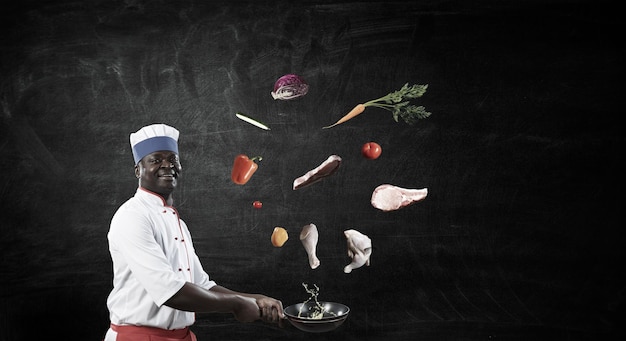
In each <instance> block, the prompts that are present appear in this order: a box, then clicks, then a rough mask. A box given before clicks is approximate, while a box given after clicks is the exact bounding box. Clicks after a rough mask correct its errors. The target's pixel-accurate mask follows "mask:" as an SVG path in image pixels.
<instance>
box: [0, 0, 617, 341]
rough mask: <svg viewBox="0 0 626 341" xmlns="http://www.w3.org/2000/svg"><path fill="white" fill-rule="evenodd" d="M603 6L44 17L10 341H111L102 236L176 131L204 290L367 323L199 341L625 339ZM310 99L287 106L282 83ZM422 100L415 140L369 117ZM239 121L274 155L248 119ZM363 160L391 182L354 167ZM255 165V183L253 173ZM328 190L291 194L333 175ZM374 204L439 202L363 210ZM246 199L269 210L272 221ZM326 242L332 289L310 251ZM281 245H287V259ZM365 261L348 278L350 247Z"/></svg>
mask: <svg viewBox="0 0 626 341" xmlns="http://www.w3.org/2000/svg"><path fill="white" fill-rule="evenodd" d="M616 13H617V11H613V10H612V9H611V8H607V4H603V3H602V2H597V1H596V2H585V1H562V2H561V1H549V2H544V1H519V2H514V1H509V2H490V1H480V2H474V3H473V4H472V5H465V2H458V3H455V2H445V1H430V2H426V3H419V2H414V1H398V2H393V3H389V2H345V3H342V2H331V1H308V2H275V1H256V2H245V1H229V2H224V3H211V4H209V2H203V1H196V2H194V1H156V2H155V1H153V2H148V1H132V2H131V1H126V2H122V1H84V2H77V1H74V2H70V1H67V2H64V1H48V2H43V3H30V2H25V3H24V2H22V3H20V4H19V5H14V6H12V7H9V9H8V10H6V11H4V13H3V14H4V15H3V23H2V30H3V31H2V32H3V33H2V45H1V46H2V54H1V64H0V65H1V67H2V70H1V72H2V78H1V81H0V95H1V96H0V100H1V102H0V103H1V107H2V113H1V119H0V154H1V155H2V157H3V160H4V161H5V162H4V164H3V167H2V170H1V171H0V172H1V173H0V174H1V175H2V177H1V178H0V200H1V207H2V209H3V212H4V213H3V214H2V227H1V230H0V231H1V234H0V237H1V238H0V249H1V250H2V251H0V252H1V254H2V258H1V263H0V266H1V269H2V270H1V271H2V279H1V280H0V290H1V291H0V299H1V301H2V304H0V340H28V339H35V338H38V337H45V336H49V335H67V333H68V328H69V330H71V334H70V335H72V336H69V339H77V340H78V339H81V340H87V339H91V340H99V339H101V338H102V336H103V335H104V332H105V331H106V328H107V326H108V323H109V321H108V312H107V309H106V296H107V295H108V292H109V290H110V289H111V277H112V271H111V261H110V258H109V254H108V250H107V241H106V233H107V230H108V224H109V221H110V218H111V216H112V215H113V213H114V212H115V210H116V209H117V207H118V206H119V205H120V204H122V203H123V202H124V201H125V200H127V199H128V198H129V197H130V196H132V195H133V193H134V191H135V189H136V186H137V183H136V179H135V178H134V175H133V165H132V155H131V151H130V147H129V143H128V135H129V134H130V133H131V132H133V131H136V130H137V129H139V128H140V127H141V126H143V125H146V124H150V123H156V122H162V123H167V124H171V125H173V126H175V127H177V128H178V129H179V130H180V131H181V139H180V148H181V158H182V162H183V167H184V175H183V178H182V179H181V183H180V188H178V190H177V192H176V193H175V200H176V206H177V207H178V209H179V211H180V212H181V215H182V216H183V218H184V219H185V220H186V222H187V223H188V225H189V226H190V229H191V232H192V234H193V236H194V243H195V247H196V249H197V251H198V254H199V256H200V258H201V260H202V261H203V263H204V266H205V269H206V271H207V272H208V273H209V274H210V276H211V277H212V278H213V279H214V280H216V281H217V282H218V283H220V284H222V285H224V286H227V287H230V288H232V289H236V290H242V291H251V292H262V293H265V294H268V295H271V296H274V297H277V298H279V299H281V300H282V301H283V303H284V304H285V305H289V304H294V303H298V302H301V301H303V300H305V299H306V298H307V297H308V296H307V294H306V292H305V291H304V289H303V288H302V286H301V283H302V282H307V283H310V284H311V283H316V284H317V285H318V286H319V287H320V289H321V292H320V299H323V300H328V301H337V302H341V303H344V304H346V305H348V306H350V307H351V309H352V312H351V313H350V316H349V318H348V320H347V322H346V323H345V324H344V325H343V326H342V327H340V329H338V330H337V331H334V332H331V333H328V334H319V335H315V334H313V335H311V334H304V333H302V332H300V331H298V330H296V329H294V328H292V327H288V328H285V329H278V328H275V327H273V326H269V325H265V324H262V323H253V324H249V325H241V324H239V323H237V322H236V321H235V320H234V319H233V318H232V317H231V316H223V315H215V314H201V315H199V316H198V321H197V323H196V325H195V326H194V327H193V328H194V331H195V332H196V333H197V334H198V336H199V337H201V339H204V340H209V339H211V340H212V339H221V340H247V339H252V338H259V339H263V340H269V339H272V340H278V339H281V340H282V339H285V340H287V339H289V340H291V339H307V340H308V339H319V340H335V339H345V340H357V339H359V340H361V339H366V340H367V339H369V340H378V339H380V340H389V339H398V340H404V339H406V340H409V339H411V340H413V339H433V340H442V339H448V340H449V339H453V340H456V339H464V340H466V339H570V340H577V339H587V338H589V339H595V338H597V337H612V336H614V335H617V334H618V330H617V329H618V326H620V324H621V325H623V323H624V319H623V317H619V316H621V315H622V314H621V312H622V311H623V310H624V290H625V282H624V280H623V278H621V277H623V276H620V275H619V273H620V272H621V271H620V270H618V269H621V268H623V266H624V259H623V242H624V234H623V232H622V230H621V227H620V226H619V224H620V223H621V222H623V216H622V213H621V212H622V211H621V209H622V207H621V205H622V200H621V199H620V197H621V193H622V190H623V180H622V179H621V177H619V178H618V175H622V174H621V173H622V172H621V171H620V170H622V169H623V168H620V167H619V166H618V165H619V164H618V161H621V160H619V159H620V157H621V156H623V150H624V149H623V137H622V136H623V135H622V134H621V132H622V128H623V125H622V124H621V121H619V120H618V117H619V116H620V115H618V114H621V112H622V109H621V104H622V97H623V94H622V93H623V77H624V66H623V60H624V47H623V44H622V43H619V41H618V40H617V39H616V36H617V34H616V32H618V31H621V30H622V29H623V26H624V25H623V21H622V20H621V19H619V20H618V19H617V15H616ZM287 73H296V74H299V75H300V76H302V77H303V78H304V79H305V80H306V81H307V82H308V83H309V85H310V91H309V93H308V94H307V95H306V96H304V97H301V98H298V99H295V100H291V101H278V100H273V99H272V97H271V96H270V91H272V89H273V85H274V82H275V80H276V79H277V78H278V77H280V76H282V75H284V74H287ZM407 82H408V83H411V84H414V83H417V84H429V88H428V91H427V92H426V94H425V95H424V97H422V98H420V99H418V100H417V101H416V104H418V105H424V106H425V107H426V108H427V109H428V110H429V111H431V112H432V113H433V114H432V116H431V117H429V118H427V119H425V120H422V121H420V122H418V123H417V124H416V125H414V126H409V125H407V124H405V123H403V122H399V123H396V122H394V121H393V119H392V117H391V113H389V112H387V111H384V110H381V109H377V108H368V109H367V110H366V111H365V112H364V113H363V114H361V115H360V116H358V117H357V118H354V119H353V120H351V121H349V122H346V123H344V124H343V125H340V126H337V127H335V128H332V129H328V130H322V129H321V127H322V126H325V125H328V124H330V123H333V122H334V121H336V120H337V119H339V118H340V117H341V116H343V115H344V114H345V113H347V112H348V111H349V110H350V109H351V108H352V107H353V106H354V105H355V104H357V103H362V102H364V101H367V100H370V99H374V98H377V97H380V96H383V95H385V94H387V93H388V92H390V91H393V90H396V89H398V88H400V87H401V86H402V85H403V84H404V83H407ZM236 112H243V113H246V114H249V115H250V116H253V117H255V118H257V119H259V120H261V121H264V122H265V123H267V124H268V125H269V126H270V127H271V130H270V131H264V130H261V129H258V128H256V127H254V126H252V125H249V124H247V123H245V122H242V121H240V120H238V119H237V118H236V117H235V115H234V114H235V113H236ZM368 141H376V142H378V143H379V144H380V145H381V146H382V149H383V153H382V156H381V157H380V158H379V159H377V160H367V159H365V158H363V157H362V156H361V155H360V147H361V145H362V144H363V143H365V142H368ZM240 153H243V154H247V155H249V156H255V155H261V156H263V160H262V161H261V162H260V163H259V169H258V171H257V172H256V173H255V174H254V175H253V177H252V179H251V180H250V182H249V183H247V184H246V185H244V186H238V185H235V184H233V183H232V182H231V181H230V170H231V166H232V161H233V158H234V157H235V156H236V155H237V154H240ZM331 154H337V155H339V156H341V157H342V158H343V163H342V165H341V167H340V168H339V170H338V172H337V173H336V174H334V175H333V176H331V177H329V178H327V179H325V180H323V181H321V182H319V183H317V184H314V185H312V186H310V187H307V188H303V189H300V190H297V191H294V190H292V187H291V186H292V182H293V180H294V179H295V178H297V177H299V176H300V175H303V174H304V173H306V172H307V171H308V170H310V169H312V168H314V167H316V166H318V165H319V164H320V163H321V162H322V161H324V160H325V159H326V158H327V157H328V156H329V155H331ZM383 183H390V184H394V185H397V186H400V187H404V188H425V187H427V188H428V190H429V194H428V197H427V198H426V199H425V200H424V201H422V202H420V203H417V204H414V205H412V206H409V207H406V208H403V209H400V210H397V211H393V212H382V211H379V210H377V209H375V208H373V207H372V206H371V205H370V197H371V194H372V191H373V189H374V188H375V187H376V186H378V185H380V184H383ZM254 200H260V201H262V202H263V208H262V209H260V210H255V209H254V208H253V207H252V205H251V204H252V202H253V201H254ZM308 223H315V224H316V225H317V227H318V229H319V234H320V237H319V244H318V252H317V254H318V256H319V258H320V260H321V266H320V267H319V268H317V269H315V270H311V269H310V268H309V266H308V262H307V258H306V253H305V251H304V249H303V247H302V245H301V243H300V241H299V240H298V234H299V232H300V229H301V227H302V226H304V225H306V224H308ZM276 226H282V227H285V228H286V229H287V230H288V232H289V234H290V239H289V240H288V242H287V243H286V244H285V245H284V246H283V247H282V248H275V247H273V246H272V245H271V243H270V235H271V233H272V230H273V229H274V227H276ZM349 228H354V229H357V230H359V231H360V232H362V233H364V234H366V235H368V236H369V237H370V238H371V239H372V242H373V254H372V258H371V265H370V266H369V267H363V268H359V269H356V270H354V271H353V272H352V273H350V274H344V273H343V271H342V269H343V267H344V266H345V265H346V264H348V263H349V259H348V257H347V254H346V242H345V238H344V236H343V231H344V230H346V229H349Z"/></svg>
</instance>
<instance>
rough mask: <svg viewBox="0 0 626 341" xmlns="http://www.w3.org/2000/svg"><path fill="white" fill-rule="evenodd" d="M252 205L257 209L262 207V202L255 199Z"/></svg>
mask: <svg viewBox="0 0 626 341" xmlns="http://www.w3.org/2000/svg"><path fill="white" fill-rule="evenodd" d="M252 207H254V208H257V209H259V208H261V207H263V203H262V202H260V201H258V200H255V201H254V202H253V203H252Z"/></svg>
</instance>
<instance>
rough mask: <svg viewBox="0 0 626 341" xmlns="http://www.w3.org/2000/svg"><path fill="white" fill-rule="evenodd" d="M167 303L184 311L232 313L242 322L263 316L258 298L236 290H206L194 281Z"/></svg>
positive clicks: (186, 284) (184, 286)
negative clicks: (257, 301)
mask: <svg viewBox="0 0 626 341" xmlns="http://www.w3.org/2000/svg"><path fill="white" fill-rule="evenodd" d="M165 305H166V306H168V307H170V308H174V309H178V310H184V311H193V312H198V313H208V312H217V313H232V314H233V315H235V318H236V319H237V320H238V321H240V322H252V321H255V320H258V319H259V318H261V313H260V310H259V306H258V305H257V303H256V300H255V299H254V298H252V297H246V296H243V295H238V294H236V293H235V292H220V291H213V290H206V289H204V288H201V287H199V286H197V285H195V284H193V283H189V282H187V283H185V285H183V287H182V288H181V289H180V290H178V292H177V293H176V294H174V296H172V297H170V299H168V300H167V301H166V302H165Z"/></svg>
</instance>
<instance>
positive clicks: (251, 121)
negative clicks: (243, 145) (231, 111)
mask: <svg viewBox="0 0 626 341" xmlns="http://www.w3.org/2000/svg"><path fill="white" fill-rule="evenodd" d="M235 116H237V117H238V118H239V119H240V120H242V121H245V122H248V123H250V124H252V125H254V126H257V127H259V128H261V129H265V130H270V127H268V126H266V125H265V124H263V123H261V122H259V121H257V120H255V119H253V118H250V117H248V116H246V115H244V114H242V113H236V114H235Z"/></svg>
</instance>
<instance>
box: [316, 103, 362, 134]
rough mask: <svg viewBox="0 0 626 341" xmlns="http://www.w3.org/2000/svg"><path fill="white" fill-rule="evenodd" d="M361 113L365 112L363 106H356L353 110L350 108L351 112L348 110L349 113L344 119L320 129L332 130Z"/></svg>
mask: <svg viewBox="0 0 626 341" xmlns="http://www.w3.org/2000/svg"><path fill="white" fill-rule="evenodd" d="M363 111H365V105H363V104H357V105H356V106H355V107H354V108H352V110H350V112H349V113H347V114H346V115H345V116H344V117H342V118H341V119H340V120H339V121H337V122H336V123H335V124H332V125H329V126H326V127H323V128H322V129H327V128H332V127H334V126H336V125H338V124H341V123H343V122H345V121H347V120H349V119H351V118H354V117H355V116H357V115H359V114H361V113H363Z"/></svg>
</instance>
